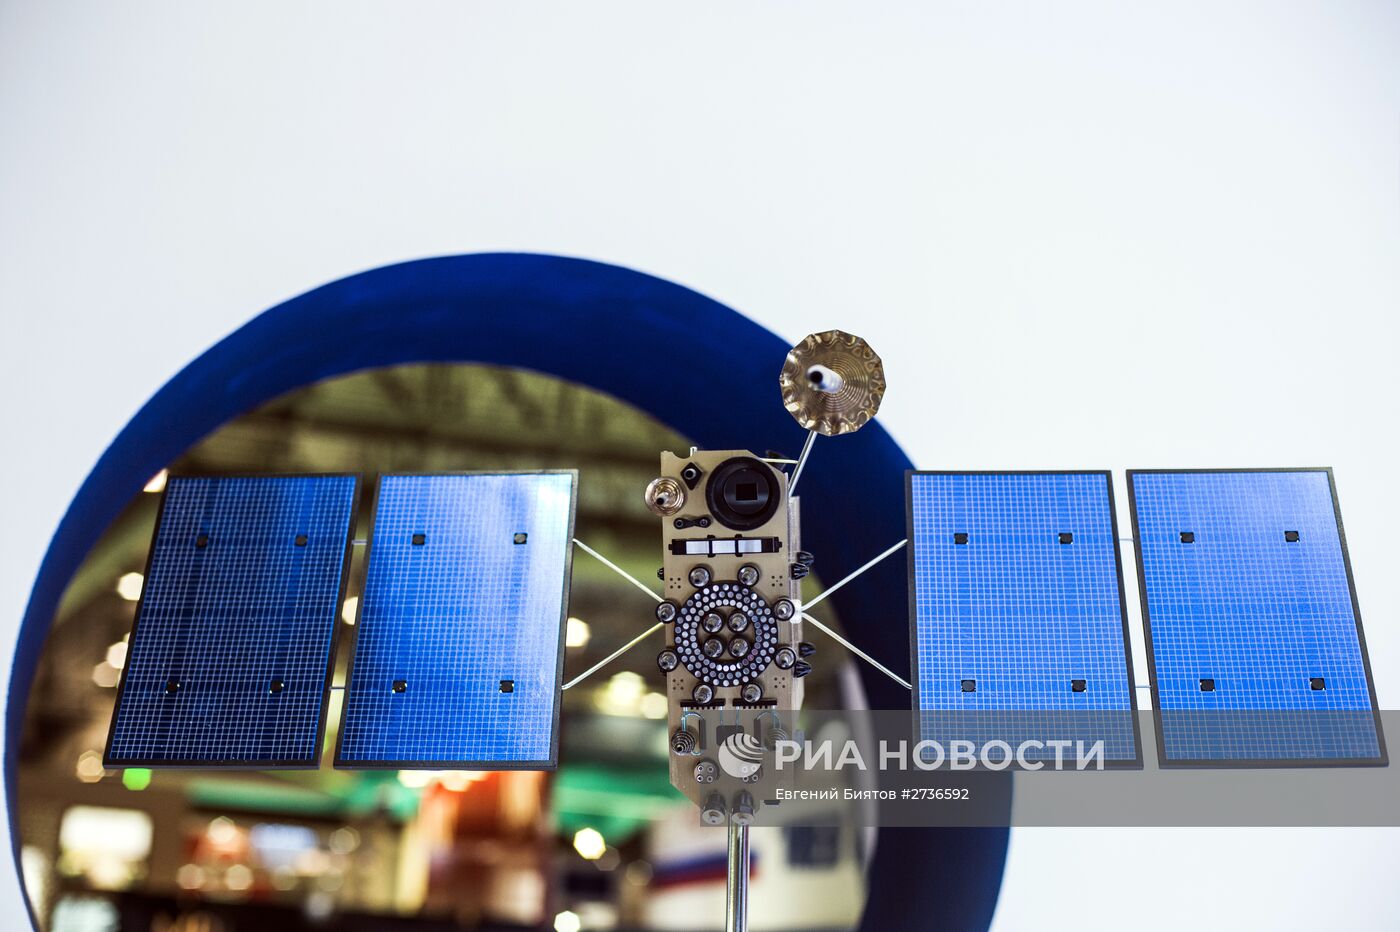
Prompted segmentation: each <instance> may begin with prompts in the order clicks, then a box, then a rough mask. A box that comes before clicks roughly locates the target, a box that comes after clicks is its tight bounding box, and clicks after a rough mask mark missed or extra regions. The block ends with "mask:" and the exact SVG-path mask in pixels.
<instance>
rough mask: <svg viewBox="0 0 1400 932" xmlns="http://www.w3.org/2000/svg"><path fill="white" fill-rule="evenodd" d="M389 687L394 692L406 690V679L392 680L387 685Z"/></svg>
mask: <svg viewBox="0 0 1400 932" xmlns="http://www.w3.org/2000/svg"><path fill="white" fill-rule="evenodd" d="M389 688H390V689H391V690H393V691H394V692H396V693H402V692H407V691H408V680H394V682H393V683H392V684H391V685H390V686H389Z"/></svg>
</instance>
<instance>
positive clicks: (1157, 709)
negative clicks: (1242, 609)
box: [1127, 466, 1390, 770]
mask: <svg viewBox="0 0 1400 932" xmlns="http://www.w3.org/2000/svg"><path fill="white" fill-rule="evenodd" d="M1254 472H1258V473H1278V472H1320V473H1326V474H1327V488H1328V490H1329V491H1330V492H1331V493H1332V514H1333V515H1334V517H1335V518H1336V519H1337V538H1338V541H1339V543H1340V544H1341V548H1342V565H1343V566H1344V567H1345V568H1346V574H1347V591H1348V592H1349V593H1350V594H1351V614H1352V618H1354V619H1355V620H1356V639H1357V645H1358V647H1359V648H1360V650H1361V667H1362V669H1363V670H1364V671H1365V672H1366V689H1367V691H1368V692H1369V693H1370V696H1371V714H1372V716H1373V717H1374V718H1375V722H1376V745H1377V747H1378V748H1379V749H1380V756H1379V757H1347V758H1296V757H1283V758H1243V759H1235V758H1231V759H1228V760H1218V759H1214V758H1206V759H1201V758H1176V759H1171V760H1169V759H1168V758H1167V750H1166V741H1165V737H1164V735H1163V732H1162V703H1161V698H1160V697H1159V696H1158V695H1157V661H1156V659H1155V656H1154V655H1153V652H1152V621H1151V616H1150V614H1149V612H1148V609H1147V584H1146V578H1147V577H1146V575H1145V572H1144V567H1143V563H1142V546H1141V544H1140V543H1139V539H1138V514H1137V493H1136V492H1135V491H1134V489H1133V477H1134V476H1137V475H1139V474H1141V475H1151V474H1162V475H1173V474H1175V475H1180V474H1192V475H1195V474H1210V473H1254ZM1127 477H1128V512H1129V514H1130V515H1131V518H1132V525H1133V551H1134V553H1135V555H1136V562H1137V574H1138V595H1139V597H1140V599H1141V601H1142V630H1143V636H1144V638H1145V639H1146V641H1145V643H1146V645H1147V672H1148V676H1149V677H1150V679H1151V682H1150V683H1149V687H1150V688H1151V691H1152V723H1153V730H1154V731H1155V732H1156V733H1157V766H1159V767H1161V768H1163V769H1209V770H1246V769H1247V770H1267V769H1275V770H1278V769H1288V770H1292V769H1295V768H1303V767H1388V766H1390V756H1389V753H1388V752H1387V750H1386V746H1385V732H1384V730H1383V729H1382V728H1381V713H1380V706H1379V704H1378V703H1377V701H1376V680H1375V677H1374V676H1372V674H1371V656H1370V654H1369V653H1368V652H1367V650H1366V633H1365V632H1364V631H1363V630H1362V625H1361V603H1360V602H1359V600H1358V599H1357V597H1356V581H1355V579H1354V578H1353V577H1352V573H1351V556H1350V554H1348V552H1347V532H1346V528H1344V527H1343V526H1342V507H1341V503H1340V501H1339V500H1338V498H1337V483H1336V480H1335V478H1334V477H1333V475H1332V467H1331V466H1281V467H1278V468H1272V469H1271V468H1269V467H1260V466H1252V467H1244V468H1240V469H1129V470H1128V473H1127Z"/></svg>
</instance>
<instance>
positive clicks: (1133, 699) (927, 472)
mask: <svg viewBox="0 0 1400 932" xmlns="http://www.w3.org/2000/svg"><path fill="white" fill-rule="evenodd" d="M915 476H1103V478H1104V482H1105V483H1107V485H1108V515H1109V520H1110V522H1111V523H1112V526H1113V527H1112V531H1113V568H1114V570H1115V572H1116V574H1117V576H1118V613H1119V615H1120V616H1121V618H1122V621H1123V662H1124V663H1125V664H1126V666H1127V672H1128V709H1127V710H1125V714H1128V715H1131V716H1132V718H1133V752H1134V756H1133V758H1132V759H1124V760H1105V761H1104V769H1105V770H1141V769H1143V756H1142V728H1141V725H1140V724H1139V722H1138V708H1137V682H1136V681H1135V679H1134V677H1133V642H1132V639H1131V637H1130V636H1129V632H1130V629H1131V625H1130V624H1129V622H1128V596H1127V591H1126V590H1125V589H1124V587H1123V552H1122V547H1123V545H1122V543H1120V542H1119V540H1118V505H1117V502H1116V500H1115V498H1114V494H1113V473H1112V471H1110V470H1107V469H906V470H905V471H904V521H905V525H904V526H905V535H904V536H905V537H906V538H908V540H909V544H908V546H907V547H906V548H905V549H906V550H907V551H908V560H907V566H908V570H907V581H908V588H909V674H910V685H911V686H912V687H913V689H912V690H911V692H912V693H913V709H914V738H915V740H916V741H917V740H922V732H921V730H920V728H919V714H920V711H921V710H920V709H919V613H918V600H917V592H916V589H915V582H914V569H915V564H914V558H915V554H914V551H915V543H914V477H915ZM1028 711H1034V710H1028ZM982 769H984V768H983V767H982V765H981V763H980V762H979V764H978V765H977V767H975V768H973V771H974V772H975V771H977V770H982ZM1011 769H1013V770H1014V769H1015V768H1011Z"/></svg>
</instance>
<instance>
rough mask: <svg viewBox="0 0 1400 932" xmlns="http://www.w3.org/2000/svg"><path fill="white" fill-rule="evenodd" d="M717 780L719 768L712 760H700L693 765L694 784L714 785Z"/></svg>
mask: <svg viewBox="0 0 1400 932" xmlns="http://www.w3.org/2000/svg"><path fill="white" fill-rule="evenodd" d="M718 779H719V768H718V767H716V766H715V762H714V761H712V760H702V761H701V762H700V763H698V764H696V765H695V782H696V783H714V782H715V781H716V780H718Z"/></svg>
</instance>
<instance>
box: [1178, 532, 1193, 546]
mask: <svg viewBox="0 0 1400 932" xmlns="http://www.w3.org/2000/svg"><path fill="white" fill-rule="evenodd" d="M1181 542H1182V543H1183V544H1194V543H1195V542H1196V532H1195V531H1182V532H1181Z"/></svg>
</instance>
